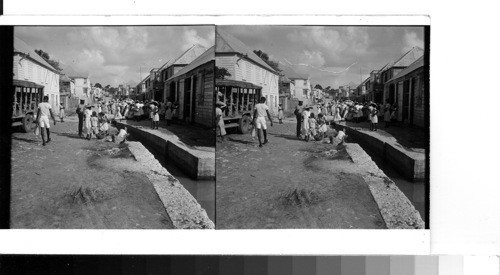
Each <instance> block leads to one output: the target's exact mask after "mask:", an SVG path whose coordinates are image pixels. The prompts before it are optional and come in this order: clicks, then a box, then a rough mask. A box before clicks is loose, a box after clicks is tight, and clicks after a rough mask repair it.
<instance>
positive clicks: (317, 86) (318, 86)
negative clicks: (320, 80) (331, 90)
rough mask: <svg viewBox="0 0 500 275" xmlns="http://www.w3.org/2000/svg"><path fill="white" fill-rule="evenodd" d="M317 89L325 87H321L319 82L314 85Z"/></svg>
mask: <svg viewBox="0 0 500 275" xmlns="http://www.w3.org/2000/svg"><path fill="white" fill-rule="evenodd" d="M314 88H315V89H320V90H323V87H321V85H319V84H316V86H314Z"/></svg>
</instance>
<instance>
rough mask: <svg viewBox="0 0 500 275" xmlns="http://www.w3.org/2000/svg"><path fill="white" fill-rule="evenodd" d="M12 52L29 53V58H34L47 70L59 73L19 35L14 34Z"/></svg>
mask: <svg viewBox="0 0 500 275" xmlns="http://www.w3.org/2000/svg"><path fill="white" fill-rule="evenodd" d="M14 52H20V53H23V54H27V55H29V57H30V58H31V59H34V60H36V61H37V62H38V63H40V64H42V65H43V66H44V67H47V68H48V69H49V70H51V71H54V72H57V73H59V71H58V70H56V68H54V67H52V65H50V64H49V63H48V62H47V61H45V59H43V57H41V56H39V55H38V54H37V53H36V52H35V50H33V49H32V48H31V47H30V46H28V44H26V42H24V41H23V40H21V39H20V38H19V37H17V36H14Z"/></svg>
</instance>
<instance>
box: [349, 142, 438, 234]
mask: <svg viewBox="0 0 500 275" xmlns="http://www.w3.org/2000/svg"><path fill="white" fill-rule="evenodd" d="M358 144H359V146H361V148H363V150H365V152H366V153H367V154H368V155H369V156H370V157H371V158H372V160H373V161H374V162H375V164H377V166H378V167H379V168H380V170H382V171H383V172H384V174H385V175H386V176H387V177H389V178H390V179H391V180H392V181H393V182H394V183H395V184H396V186H397V187H398V188H399V189H400V190H401V191H402V192H403V193H404V194H405V195H406V197H407V198H408V199H409V200H410V201H411V203H412V204H413V206H415V209H417V211H418V212H419V213H420V216H421V217H422V220H424V221H426V217H427V209H426V205H425V197H426V193H427V192H426V187H425V182H424V181H410V180H408V179H406V178H405V177H404V176H403V175H402V174H400V173H399V172H398V171H396V170H395V169H394V168H393V167H392V166H391V165H390V164H389V163H387V162H386V161H384V158H383V157H382V156H379V155H377V154H376V153H375V152H373V151H372V150H370V149H369V148H367V147H366V146H364V145H363V144H362V143H358ZM427 226H428V225H427Z"/></svg>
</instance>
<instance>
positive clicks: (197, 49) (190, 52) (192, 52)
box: [158, 44, 207, 71]
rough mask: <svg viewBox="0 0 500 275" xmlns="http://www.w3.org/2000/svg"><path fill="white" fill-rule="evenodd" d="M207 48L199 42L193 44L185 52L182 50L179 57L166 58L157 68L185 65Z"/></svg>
mask: <svg viewBox="0 0 500 275" xmlns="http://www.w3.org/2000/svg"><path fill="white" fill-rule="evenodd" d="M206 50H207V48H206V47H204V46H202V45H200V44H194V45H193V46H191V48H189V49H187V50H186V51H185V52H183V53H182V54H181V55H179V57H177V58H176V59H173V58H172V59H170V60H168V61H167V62H166V63H165V64H163V65H162V66H161V67H160V68H159V69H158V70H159V71H162V70H163V69H166V68H168V67H170V66H172V65H187V64H189V63H191V62H193V60H195V59H196V58H197V57H198V56H200V55H201V54H202V53H204V52H205V51H206Z"/></svg>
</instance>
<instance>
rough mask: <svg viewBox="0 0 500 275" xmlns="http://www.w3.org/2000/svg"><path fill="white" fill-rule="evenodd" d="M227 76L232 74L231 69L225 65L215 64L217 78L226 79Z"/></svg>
mask: <svg viewBox="0 0 500 275" xmlns="http://www.w3.org/2000/svg"><path fill="white" fill-rule="evenodd" d="M226 76H231V74H230V73H229V71H228V70H227V69H226V68H224V67H217V66H215V78H216V79H225V78H226Z"/></svg>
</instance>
